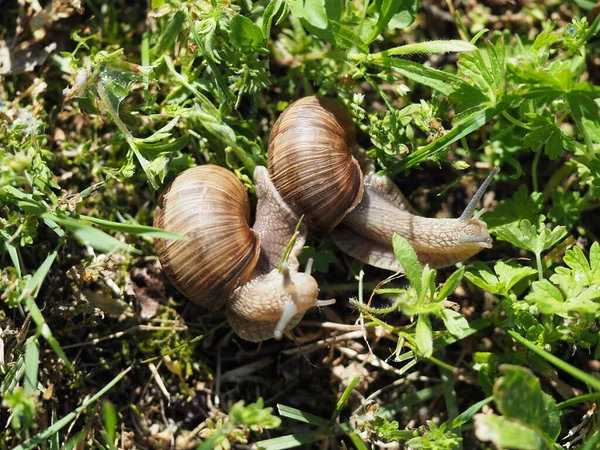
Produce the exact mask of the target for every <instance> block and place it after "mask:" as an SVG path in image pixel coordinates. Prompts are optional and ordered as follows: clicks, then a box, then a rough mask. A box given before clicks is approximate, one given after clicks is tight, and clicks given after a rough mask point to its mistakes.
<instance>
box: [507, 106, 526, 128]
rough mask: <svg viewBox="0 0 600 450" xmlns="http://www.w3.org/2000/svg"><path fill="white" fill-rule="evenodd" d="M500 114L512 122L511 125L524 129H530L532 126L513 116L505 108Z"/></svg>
mask: <svg viewBox="0 0 600 450" xmlns="http://www.w3.org/2000/svg"><path fill="white" fill-rule="evenodd" d="M502 116H504V118H505V119H506V120H508V121H509V122H510V123H512V124H513V125H516V126H518V127H521V128H525V129H526V130H531V129H532V128H531V127H530V126H529V125H527V124H526V123H525V122H521V121H520V120H518V119H516V118H514V117H513V116H511V115H510V113H509V112H508V111H506V110H503V111H502Z"/></svg>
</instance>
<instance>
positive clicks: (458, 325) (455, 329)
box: [439, 308, 471, 338]
mask: <svg viewBox="0 0 600 450" xmlns="http://www.w3.org/2000/svg"><path fill="white" fill-rule="evenodd" d="M439 316H440V318H441V319H442V320H443V321H444V325H445V326H446V329H447V330H448V331H449V332H450V334H451V335H452V336H455V337H458V338H462V337H465V336H467V335H468V334H469V333H468V332H469V331H470V330H471V328H470V327H469V322H467V319H465V318H464V317H463V316H462V314H460V313H459V312H457V311H454V310H452V309H450V308H444V309H443V310H442V311H441V312H440V314H439Z"/></svg>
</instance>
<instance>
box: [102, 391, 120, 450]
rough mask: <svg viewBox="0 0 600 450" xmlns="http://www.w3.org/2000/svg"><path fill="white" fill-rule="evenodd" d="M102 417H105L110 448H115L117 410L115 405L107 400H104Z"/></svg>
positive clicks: (107, 440)
mask: <svg viewBox="0 0 600 450" xmlns="http://www.w3.org/2000/svg"><path fill="white" fill-rule="evenodd" d="M102 418H103V419H104V430H105V436H104V437H105V441H106V444H107V445H108V448H111V449H115V450H116V448H117V447H116V446H115V438H116V435H117V411H116V410H115V407H114V405H113V404H112V403H111V402H109V401H108V400H105V401H104V402H102Z"/></svg>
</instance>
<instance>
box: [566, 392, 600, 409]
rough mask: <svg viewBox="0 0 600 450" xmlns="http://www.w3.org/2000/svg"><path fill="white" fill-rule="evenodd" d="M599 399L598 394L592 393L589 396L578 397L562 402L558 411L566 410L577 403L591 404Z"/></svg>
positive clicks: (599, 395)
mask: <svg viewBox="0 0 600 450" xmlns="http://www.w3.org/2000/svg"><path fill="white" fill-rule="evenodd" d="M598 399H600V392H592V393H591V394H584V395H579V396H577V397H573V398H570V399H569V400H565V401H564V402H560V403H559V404H558V405H556V406H558V409H564V408H568V407H569V406H573V405H576V404H577V403H584V402H593V401H594V400H598Z"/></svg>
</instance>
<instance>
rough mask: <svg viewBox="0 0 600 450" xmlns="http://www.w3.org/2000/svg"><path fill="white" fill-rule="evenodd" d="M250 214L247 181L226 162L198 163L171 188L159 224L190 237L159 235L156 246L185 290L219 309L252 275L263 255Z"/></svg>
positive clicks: (178, 285) (157, 216) (163, 200)
mask: <svg viewBox="0 0 600 450" xmlns="http://www.w3.org/2000/svg"><path fill="white" fill-rule="evenodd" d="M249 218H250V203H249V201H248V195H247V194H246V191H245V189H244V186H243V185H242V183H241V182H240V181H239V180H238V179H237V178H236V177H235V175H234V174H232V173H231V172H229V171H228V170H227V169H224V168H222V167H219V166H214V165H205V166H198V167H193V168H191V169H188V170H186V171H184V172H182V173H181V174H179V176H177V177H176V178H175V179H174V180H173V181H172V182H171V184H169V185H168V186H167V187H166V189H165V190H164V192H163V193H162V194H161V195H160V197H159V199H158V205H157V207H156V211H155V213H154V226H155V227H158V228H164V229H167V230H172V231H174V232H176V233H179V234H182V235H184V236H187V237H188V238H189V239H188V240H186V241H181V240H170V239H157V240H156V251H157V253H158V258H159V260H160V262H161V264H162V267H163V269H164V271H165V273H166V275H167V276H168V278H169V279H170V280H171V282H172V283H173V285H174V286H175V287H176V288H177V289H178V290H179V291H180V292H181V293H182V294H183V295H185V296H186V297H187V298H188V299H190V300H192V301H193V302H195V303H198V304H200V305H201V306H203V307H205V308H207V309H210V310H217V309H219V308H221V307H222V306H223V305H224V303H225V301H226V300H227V299H228V298H229V296H230V295H231V293H232V292H233V290H234V289H235V288H236V287H237V286H239V285H240V284H242V283H244V282H245V281H246V280H247V279H248V278H249V276H250V274H251V273H252V270H253V269H254V266H255V265H256V262H257V261H258V257H259V255H260V243H259V236H258V234H257V233H255V232H254V231H253V230H252V229H251V228H250V226H249V225H248V221H249Z"/></svg>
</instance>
